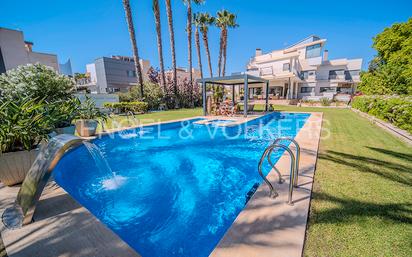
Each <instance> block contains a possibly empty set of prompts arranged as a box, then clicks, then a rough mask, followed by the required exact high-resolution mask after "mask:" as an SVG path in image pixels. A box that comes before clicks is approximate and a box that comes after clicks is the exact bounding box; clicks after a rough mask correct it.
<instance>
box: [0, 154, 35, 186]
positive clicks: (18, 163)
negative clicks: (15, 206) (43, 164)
mask: <svg viewBox="0 0 412 257" xmlns="http://www.w3.org/2000/svg"><path fill="white" fill-rule="evenodd" d="M38 152H39V150H37V149H34V150H31V151H19V152H11V153H3V154H0V181H1V182H2V183H3V184H5V185H6V186H12V185H15V184H18V183H21V182H23V180H24V178H25V177H26V174H27V172H28V171H29V169H30V167H31V165H32V164H33V162H34V161H35V160H36V157H37V154H38Z"/></svg>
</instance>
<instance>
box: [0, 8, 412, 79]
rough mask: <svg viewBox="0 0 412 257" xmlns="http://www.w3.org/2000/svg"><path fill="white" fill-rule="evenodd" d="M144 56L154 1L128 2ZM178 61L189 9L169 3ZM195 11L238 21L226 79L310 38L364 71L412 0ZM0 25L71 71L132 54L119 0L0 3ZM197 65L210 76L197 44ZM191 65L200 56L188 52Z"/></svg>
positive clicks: (212, 36) (213, 35)
mask: <svg viewBox="0 0 412 257" xmlns="http://www.w3.org/2000/svg"><path fill="white" fill-rule="evenodd" d="M130 2H131V7H132V12H133V15H134V17H133V18H134V23H135V29H136V35H137V41H138V43H137V44H138V48H139V54H140V57H141V58H144V59H147V60H150V62H151V64H152V65H153V66H154V67H157V66H158V53H157V41H156V34H155V24H154V16H153V12H152V1H151V0H130ZM159 2H160V9H161V19H162V27H163V28H162V33H163V34H162V36H163V45H164V48H163V55H164V58H165V66H166V68H170V67H171V54H170V45H169V34H168V27H167V18H166V8H165V6H164V2H165V1H163V0H159ZM172 4H173V6H172V8H173V15H174V28H175V41H176V58H177V65H178V66H179V67H187V66H188V64H187V37H186V32H185V26H186V7H185V6H184V4H183V1H182V0H179V1H173V0H172ZM193 9H194V12H198V11H201V12H209V13H211V14H216V12H217V11H219V10H222V9H227V10H229V11H230V12H233V13H235V14H236V15H237V22H238V24H239V27H238V28H236V29H231V30H230V31H229V38H228V52H227V74H230V73H231V72H239V71H244V70H245V66H246V64H247V62H248V60H249V59H250V58H251V57H252V56H253V55H254V53H255V49H256V48H262V50H263V52H269V51H272V50H276V49H280V48H284V47H285V46H288V45H291V44H293V43H295V42H297V41H299V40H300V39H303V38H305V37H307V36H309V35H312V34H315V35H318V36H320V37H322V38H326V39H327V43H326V48H325V49H327V50H329V58H330V59H336V58H363V69H366V68H367V66H368V62H369V61H370V60H371V59H372V58H373V56H374V55H375V54H376V52H375V50H374V49H373V48H372V38H373V37H374V36H375V35H376V34H378V33H379V32H381V31H382V30H383V29H384V28H385V27H388V26H391V25H392V24H393V23H397V22H404V21H406V20H407V19H408V18H410V17H412V1H411V0H409V1H397V0H392V1H387V0H386V1H381V0H374V1H360V0H357V1H353V0H346V1H324V0H317V1H299V0H295V1H285V0H283V1H276V0H252V1H251V0H249V1H246V0H207V1H206V2H205V3H204V4H202V5H198V6H196V5H195V6H194V7H193ZM0 14H1V15H0V27H5V28H11V29H18V30H22V31H23V32H24V36H25V40H27V41H32V42H34V47H33V50H34V51H38V52H47V53H54V54H57V55H58V59H59V62H60V63H63V62H65V61H67V59H68V58H70V59H71V62H72V67H73V71H74V72H85V70H86V67H85V66H86V64H88V63H92V62H93V61H94V60H95V59H96V58H99V57H102V56H111V55H126V56H131V55H132V51H131V45H130V40H129V34H128V30H127V25H126V20H125V16H124V10H123V6H122V1H121V0H86V1H85V0H36V1H33V0H0ZM209 42H210V48H211V54H212V62H213V66H214V70H216V69H217V68H216V67H217V57H218V50H219V29H218V28H215V27H213V28H211V29H210V33H209ZM202 61H203V69H204V72H205V74H206V75H207V74H208V71H207V70H208V69H207V65H206V56H205V52H204V48H203V45H202ZM193 65H194V67H197V57H196V51H195V47H194V46H193Z"/></svg>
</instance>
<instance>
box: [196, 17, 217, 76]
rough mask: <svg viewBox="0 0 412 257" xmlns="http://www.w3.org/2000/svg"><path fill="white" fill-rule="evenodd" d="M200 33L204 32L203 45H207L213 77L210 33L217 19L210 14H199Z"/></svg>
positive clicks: (210, 70) (208, 59)
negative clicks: (210, 28) (210, 27)
mask: <svg viewBox="0 0 412 257" xmlns="http://www.w3.org/2000/svg"><path fill="white" fill-rule="evenodd" d="M198 16H199V22H200V32H202V38H203V44H204V45H205V50H206V57H207V62H208V66H209V72H210V77H213V69H212V62H211V58H210V50H209V39H208V31H209V26H211V25H213V24H214V23H215V18H214V17H212V16H211V15H210V14H209V13H199V14H198Z"/></svg>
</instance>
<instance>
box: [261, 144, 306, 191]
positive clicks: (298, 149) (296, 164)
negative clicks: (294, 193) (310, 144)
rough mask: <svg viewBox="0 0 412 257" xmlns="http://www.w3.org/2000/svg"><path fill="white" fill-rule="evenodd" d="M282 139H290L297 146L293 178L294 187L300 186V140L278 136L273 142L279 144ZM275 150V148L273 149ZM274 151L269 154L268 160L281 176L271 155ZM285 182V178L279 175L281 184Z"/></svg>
mask: <svg viewBox="0 0 412 257" xmlns="http://www.w3.org/2000/svg"><path fill="white" fill-rule="evenodd" d="M280 141H290V142H291V143H293V144H294V145H295V148H296V154H295V158H296V159H295V176H294V179H293V186H294V187H298V179H299V162H300V146H299V144H298V142H296V140H295V139H293V138H291V137H278V138H276V139H275V141H273V144H278V143H279V142H280ZM272 151H273V149H272ZM272 151H271V152H270V153H269V154H268V162H269V164H270V165H271V166H272V168H273V169H274V170H275V171H276V172H277V173H278V174H279V176H280V172H279V170H277V168H276V167H275V165H274V163H273V162H272V160H271V159H270V156H271V155H272ZM282 182H283V180H282V179H281V178H280V177H279V184H281V183H282Z"/></svg>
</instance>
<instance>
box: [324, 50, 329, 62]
mask: <svg viewBox="0 0 412 257" xmlns="http://www.w3.org/2000/svg"><path fill="white" fill-rule="evenodd" d="M328 58H329V51H328V50H325V51H324V52H323V61H324V62H327V61H328Z"/></svg>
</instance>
